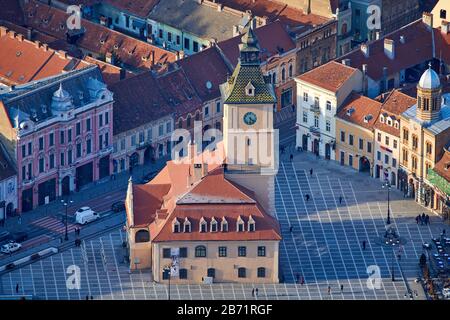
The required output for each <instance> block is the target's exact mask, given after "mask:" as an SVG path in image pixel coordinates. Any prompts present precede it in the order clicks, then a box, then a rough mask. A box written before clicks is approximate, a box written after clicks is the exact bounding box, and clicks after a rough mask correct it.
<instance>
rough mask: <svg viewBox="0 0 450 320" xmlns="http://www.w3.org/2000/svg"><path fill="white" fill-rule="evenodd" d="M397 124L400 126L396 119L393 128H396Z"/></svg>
mask: <svg viewBox="0 0 450 320" xmlns="http://www.w3.org/2000/svg"><path fill="white" fill-rule="evenodd" d="M399 126H400V124H399V123H398V121H395V122H394V128H395V129H398V128H399Z"/></svg>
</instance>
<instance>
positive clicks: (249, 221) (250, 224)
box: [247, 215, 255, 232]
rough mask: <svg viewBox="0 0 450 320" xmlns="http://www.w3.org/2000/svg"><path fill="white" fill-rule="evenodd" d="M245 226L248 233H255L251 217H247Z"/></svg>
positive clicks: (253, 221)
mask: <svg viewBox="0 0 450 320" xmlns="http://www.w3.org/2000/svg"><path fill="white" fill-rule="evenodd" d="M247 225H248V226H247V230H248V231H249V232H253V231H255V220H253V217H252V216H251V215H250V216H249V217H248V222H247Z"/></svg>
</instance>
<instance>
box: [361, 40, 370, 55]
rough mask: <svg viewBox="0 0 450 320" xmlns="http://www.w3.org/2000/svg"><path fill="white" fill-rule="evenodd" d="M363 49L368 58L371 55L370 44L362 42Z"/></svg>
mask: <svg viewBox="0 0 450 320" xmlns="http://www.w3.org/2000/svg"><path fill="white" fill-rule="evenodd" d="M361 51H362V53H363V54H364V56H365V57H366V58H368V57H369V45H368V44H367V43H363V44H361Z"/></svg>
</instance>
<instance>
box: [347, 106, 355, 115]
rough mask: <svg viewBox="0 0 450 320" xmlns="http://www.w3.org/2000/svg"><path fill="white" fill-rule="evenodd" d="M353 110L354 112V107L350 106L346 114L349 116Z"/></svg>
mask: <svg viewBox="0 0 450 320" xmlns="http://www.w3.org/2000/svg"><path fill="white" fill-rule="evenodd" d="M354 112H355V109H354V108H350V109H348V110H347V115H348V116H349V117H351V115H352V114H353V113H354Z"/></svg>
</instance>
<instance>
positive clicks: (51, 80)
mask: <svg viewBox="0 0 450 320" xmlns="http://www.w3.org/2000/svg"><path fill="white" fill-rule="evenodd" d="M96 68H98V66H97V65H89V66H87V67H84V68H81V69H76V70H71V71H68V72H65V73H61V74H57V75H53V76H49V77H45V78H42V79H39V80H34V81H32V82H28V83H25V84H22V85H17V86H16V87H15V89H17V90H19V89H22V90H23V89H29V90H27V91H22V92H21V91H17V94H14V91H10V92H7V93H4V94H2V95H0V100H2V101H3V102H5V103H10V102H13V101H15V100H17V99H20V98H23V97H26V96H28V95H30V94H33V93H34V92H36V91H37V90H41V89H45V88H48V87H51V86H52V85H54V84H55V83H56V82H58V81H65V80H67V79H70V78H72V77H74V76H76V75H80V74H84V73H88V72H91V71H92V70H94V69H96ZM100 74H101V73H100ZM11 93H12V96H11V98H8V95H9V94H11ZM3 97H5V98H3Z"/></svg>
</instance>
